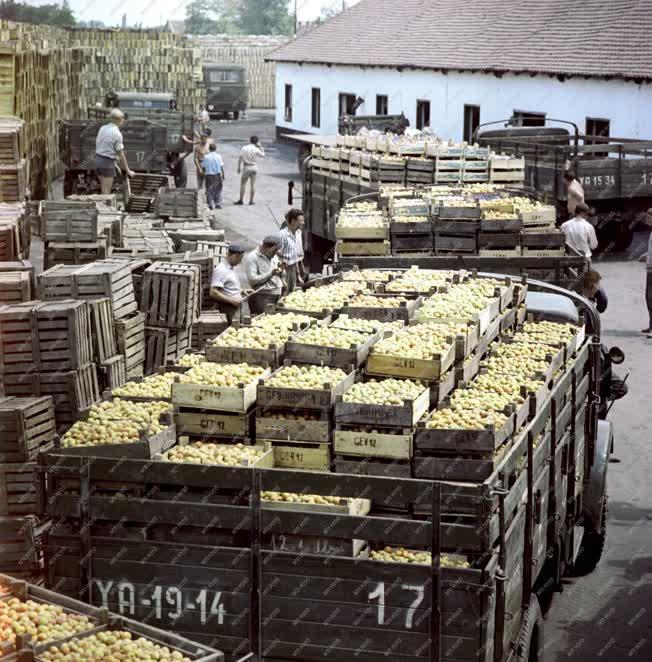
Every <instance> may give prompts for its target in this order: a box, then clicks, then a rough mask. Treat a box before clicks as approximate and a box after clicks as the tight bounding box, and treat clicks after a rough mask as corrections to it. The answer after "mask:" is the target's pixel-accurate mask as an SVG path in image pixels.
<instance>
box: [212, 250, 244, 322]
mask: <svg viewBox="0 0 652 662" xmlns="http://www.w3.org/2000/svg"><path fill="white" fill-rule="evenodd" d="M244 252H245V251H244V248H243V247H242V246H241V245H240V244H236V243H232V244H229V248H228V252H227V255H226V260H223V261H222V262H220V263H219V264H218V265H217V267H215V270H214V271H213V276H212V277H211V288H210V291H209V293H210V297H211V299H214V300H215V301H217V307H218V309H219V311H220V312H221V313H224V314H225V315H226V318H227V320H228V321H229V324H230V323H231V322H232V321H233V316H234V315H235V313H236V312H237V311H238V309H239V308H240V305H241V304H242V287H241V286H240V279H239V278H238V274H237V273H236V272H235V267H237V266H238V265H239V264H240V262H242V258H243V257H244Z"/></svg>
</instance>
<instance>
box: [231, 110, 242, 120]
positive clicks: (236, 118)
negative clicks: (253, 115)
mask: <svg viewBox="0 0 652 662" xmlns="http://www.w3.org/2000/svg"><path fill="white" fill-rule="evenodd" d="M233 119H234V120H239V119H240V111H239V110H234V111H233Z"/></svg>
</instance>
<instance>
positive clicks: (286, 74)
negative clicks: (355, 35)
mask: <svg viewBox="0 0 652 662" xmlns="http://www.w3.org/2000/svg"><path fill="white" fill-rule="evenodd" d="M286 83H289V84H291V85H292V88H293V89H292V105H293V109H292V121H291V122H286V121H285V119H284V108H283V106H284V94H285V84H286ZM313 87H318V88H320V89H321V127H320V128H319V129H317V128H314V127H312V126H311V110H310V105H311V88H313ZM340 92H346V93H351V94H355V95H357V96H361V97H363V98H364V99H365V103H364V105H363V106H362V107H361V108H360V109H359V110H358V111H357V114H358V115H373V114H375V112H376V95H377V94H385V95H387V96H388V97H389V113H390V114H394V113H400V112H401V111H403V112H405V115H406V116H407V117H408V119H409V120H410V124H411V126H415V125H416V102H417V99H425V100H429V101H430V118H431V121H430V125H431V127H432V128H433V129H435V130H436V131H437V132H438V133H439V135H440V136H442V137H445V138H454V139H457V140H461V139H462V133H463V126H464V105H465V104H472V105H478V106H480V122H490V121H493V120H502V119H505V118H507V117H510V116H511V114H512V112H513V111H514V110H523V111H536V112H545V113H547V115H548V117H554V118H558V119H564V120H571V121H574V122H576V123H577V124H578V126H579V128H580V132H582V133H583V132H584V130H585V122H586V118H587V117H599V118H605V119H609V120H611V131H610V133H611V135H612V136H618V137H627V138H630V137H631V138H642V139H652V113H651V112H650V107H652V85H650V84H641V85H637V84H635V83H632V82H625V81H620V80H610V81H606V80H599V79H588V80H587V79H583V78H570V79H567V80H566V81H564V82H560V81H559V80H557V79H556V78H551V77H549V76H534V77H531V76H523V75H519V76H517V75H513V74H505V75H504V76H503V77H502V78H497V77H496V76H494V75H487V74H480V73H474V74H472V73H448V74H443V73H436V72H428V71H403V72H399V71H397V70H396V69H380V68H376V69H370V68H367V69H363V68H360V67H349V66H332V67H328V66H322V65H309V64H304V65H299V64H291V63H278V64H277V68H276V124H277V125H278V126H280V127H284V128H290V129H294V130H298V131H306V132H310V133H322V134H332V133H335V132H336V130H337V118H338V95H339V93H340ZM495 128H500V127H499V126H498V127H495Z"/></svg>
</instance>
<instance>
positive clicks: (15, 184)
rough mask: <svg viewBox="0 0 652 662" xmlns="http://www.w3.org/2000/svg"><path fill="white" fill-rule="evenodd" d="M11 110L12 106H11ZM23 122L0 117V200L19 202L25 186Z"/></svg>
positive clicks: (15, 118) (23, 195)
mask: <svg viewBox="0 0 652 662" xmlns="http://www.w3.org/2000/svg"><path fill="white" fill-rule="evenodd" d="M12 111H13V108H12ZM25 148H26V145H25V122H23V120H21V119H18V118H17V117H3V118H1V119H0V202H21V201H22V200H24V199H25V188H26V186H27V172H26V161H25V159H24V158H23V156H24V153H25V151H26V149H25Z"/></svg>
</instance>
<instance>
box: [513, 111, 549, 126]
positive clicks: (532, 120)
mask: <svg viewBox="0 0 652 662" xmlns="http://www.w3.org/2000/svg"><path fill="white" fill-rule="evenodd" d="M512 125H513V126H545V125H546V114H545V113H533V112H531V111H529V110H515V111H514V113H513V115H512Z"/></svg>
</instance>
